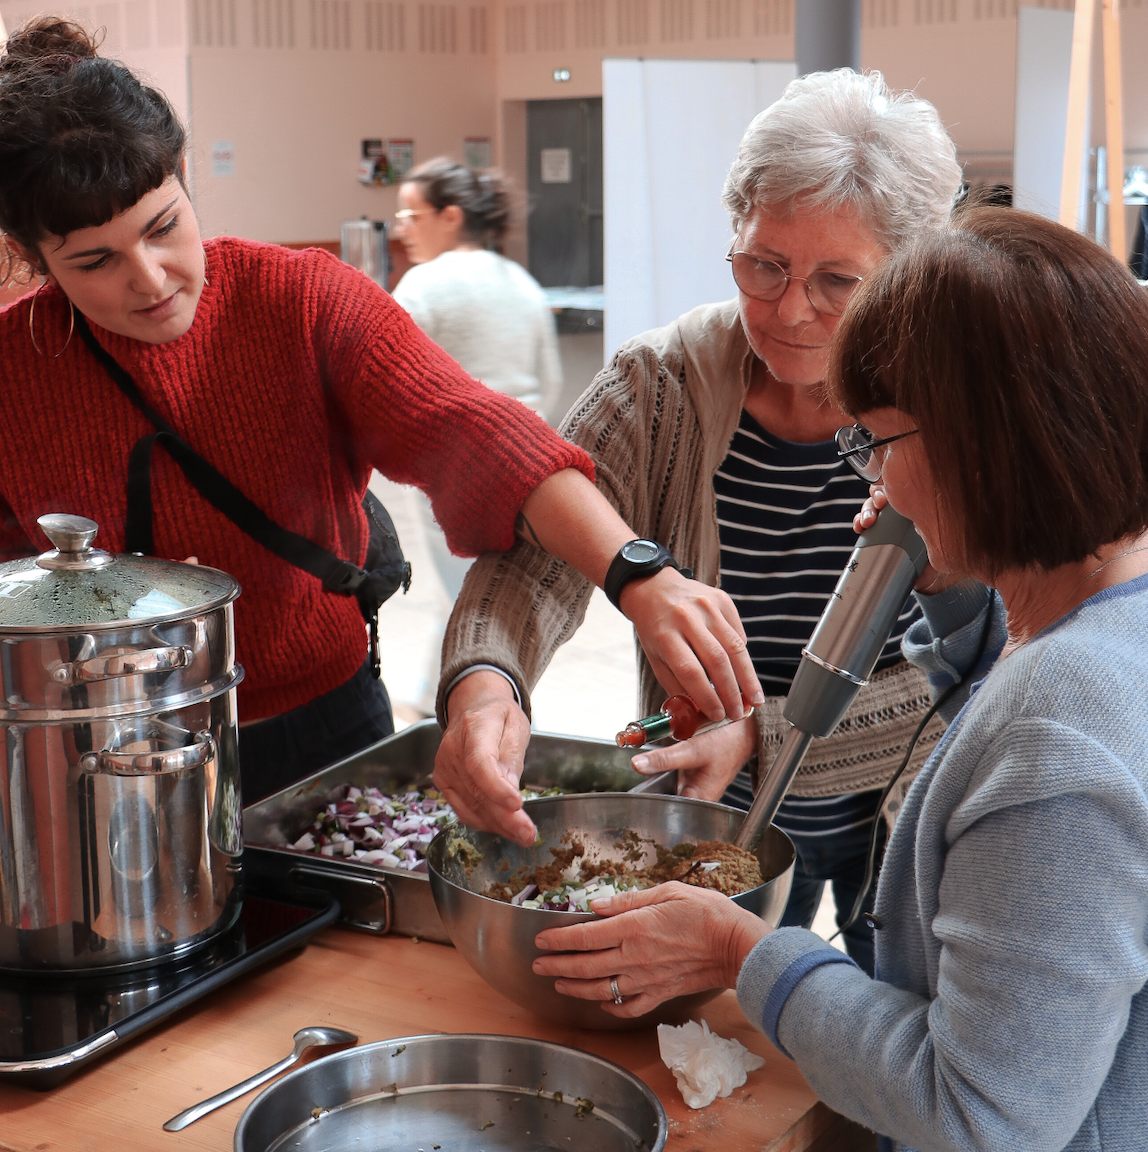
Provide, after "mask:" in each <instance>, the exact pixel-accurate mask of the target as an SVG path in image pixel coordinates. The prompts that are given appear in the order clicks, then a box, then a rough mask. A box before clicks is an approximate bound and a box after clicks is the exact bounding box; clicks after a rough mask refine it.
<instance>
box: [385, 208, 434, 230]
mask: <svg viewBox="0 0 1148 1152" xmlns="http://www.w3.org/2000/svg"><path fill="white" fill-rule="evenodd" d="M437 211H438V210H437V209H435V208H400V209H399V210H398V211H397V212H396V213H395V227H397V228H405V227H406V226H407V225H408V224H413V223H414V222H415V221H416V220H417V219H418V218H419V217H420V216H433V215H436V214H437Z"/></svg>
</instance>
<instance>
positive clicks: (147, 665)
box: [52, 644, 192, 684]
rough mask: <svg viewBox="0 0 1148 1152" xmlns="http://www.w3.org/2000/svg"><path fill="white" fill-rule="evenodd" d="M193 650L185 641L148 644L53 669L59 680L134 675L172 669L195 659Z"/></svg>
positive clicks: (68, 681) (79, 681)
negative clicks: (138, 649) (139, 649)
mask: <svg viewBox="0 0 1148 1152" xmlns="http://www.w3.org/2000/svg"><path fill="white" fill-rule="evenodd" d="M191 658H192V651H191V649H190V648H188V647H187V646H186V645H185V644H177V645H175V646H174V647H171V648H145V649H144V650H143V651H142V652H121V653H118V654H116V655H114V656H95V657H93V658H92V659H91V660H76V661H75V662H74V663H71V664H58V665H57V666H56V667H55V668H54V669H52V679H53V680H54V681H55V682H56V683H57V684H87V683H89V682H91V681H92V680H110V679H111V678H112V677H113V676H134V675H136V674H137V673H139V672H172V671H174V670H175V669H176V668H186V667H187V666H188V665H189V664H190V663H191Z"/></svg>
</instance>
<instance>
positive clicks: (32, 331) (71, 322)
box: [28, 280, 76, 360]
mask: <svg viewBox="0 0 1148 1152" xmlns="http://www.w3.org/2000/svg"><path fill="white" fill-rule="evenodd" d="M47 283H48V281H47V280H45V281H44V283H43V284H41V285H40V287H39V288H37V289H36V293H35V295H34V296H33V297H32V306H31V308H29V309H28V335H29V336H31V337H32V347H33V348H35V349H36V351H37V352H39V354H40V355H41V356H47V357H48V359H50V360H59V358H60V357H61V356H63V354H64V351H65V350H66V349H67V347H68V345H69V344H71V342H72V333H73V332H74V331H75V330H76V306H75V305H74V304H73V303H72V302H71V300H69V301H68V338H67V340H65V341H64V344H63V347H62V348H61V349H60V351H59V352H52V353H47V352H45V351H44V349H43V348H41V347H40V345H39V344H37V343H36V301H37V300H38V299H39V298H40V293H41V292H43V291H44V287H45V285H46V284H47Z"/></svg>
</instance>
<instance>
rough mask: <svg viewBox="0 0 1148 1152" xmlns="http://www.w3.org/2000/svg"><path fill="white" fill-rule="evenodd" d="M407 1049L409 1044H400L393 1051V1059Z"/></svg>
mask: <svg viewBox="0 0 1148 1152" xmlns="http://www.w3.org/2000/svg"><path fill="white" fill-rule="evenodd" d="M406 1050H407V1046H406V1045H405V1044H400V1045H399V1046H398V1047H397V1048H396V1049H395V1050H394V1051H393V1052H392V1053H391V1059H392V1060H393V1059H394V1058H395V1057H396V1056H397V1055H398V1054H399V1053H400V1052H405V1051H406Z"/></svg>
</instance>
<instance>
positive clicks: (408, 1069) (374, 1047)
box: [234, 1035, 667, 1152]
mask: <svg viewBox="0 0 1148 1152" xmlns="http://www.w3.org/2000/svg"><path fill="white" fill-rule="evenodd" d="M591 1102H592V1103H591ZM312 1109H314V1114H313V1113H312ZM666 1135H667V1126H666V1113H665V1110H664V1109H663V1108H662V1105H661V1103H660V1102H659V1101H658V1098H657V1096H655V1095H654V1093H653V1092H651V1091H650V1089H649V1087H647V1085H645V1084H643V1083H642V1081H641V1080H639V1079H638V1077H637V1076H635V1075H634V1074H633V1073H631V1072H627V1071H626V1069H625V1068H619V1067H618V1065H617V1064H612V1063H611V1062H610V1061H609V1060H603V1059H602V1058H601V1057H600V1056H592V1055H591V1054H590V1053H588V1052H578V1051H576V1050H575V1049H573V1048H567V1047H564V1046H563V1045H561V1044H550V1043H548V1042H546V1041H544V1040H527V1039H523V1038H521V1037H518V1036H482V1035H461V1036H452V1035H440V1036H403V1037H400V1038H399V1039H396V1040H384V1041H381V1042H380V1043H378V1044H368V1045H366V1046H364V1047H362V1048H348V1049H347V1050H346V1051H344V1052H338V1053H336V1054H335V1055H333V1056H327V1057H324V1058H323V1059H322V1060H315V1061H313V1062H312V1063H310V1064H308V1065H306V1066H305V1067H303V1068H300V1069H298V1070H297V1071H295V1072H292V1073H290V1074H289V1075H287V1076H284V1077H283V1079H282V1080H278V1081H276V1082H275V1083H274V1084H272V1085H271V1087H270V1088H265V1089H264V1090H263V1091H262V1092H261V1093H260V1094H259V1096H257V1097H256V1098H255V1100H254V1101H253V1102H252V1104H251V1105H250V1107H248V1109H247V1111H246V1112H244V1113H243V1117H242V1119H241V1120H240V1121H239V1126H238V1127H237V1128H236V1129H235V1141H234V1148H235V1152H286V1149H288V1148H290V1149H293V1150H294V1152H329V1150H330V1149H333V1148H337V1149H340V1150H342V1149H348V1150H350V1149H356V1148H357V1149H363V1150H364V1152H367V1150H372V1149H409V1150H410V1152H414V1150H415V1149H416V1148H425V1149H426V1150H427V1152H430V1150H431V1149H432V1148H438V1147H439V1146H440V1145H441V1147H442V1148H443V1149H444V1150H449V1152H537V1149H540V1148H561V1149H565V1150H566V1152H638V1150H640V1152H661V1150H662V1148H663V1147H664V1146H665V1143H666Z"/></svg>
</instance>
